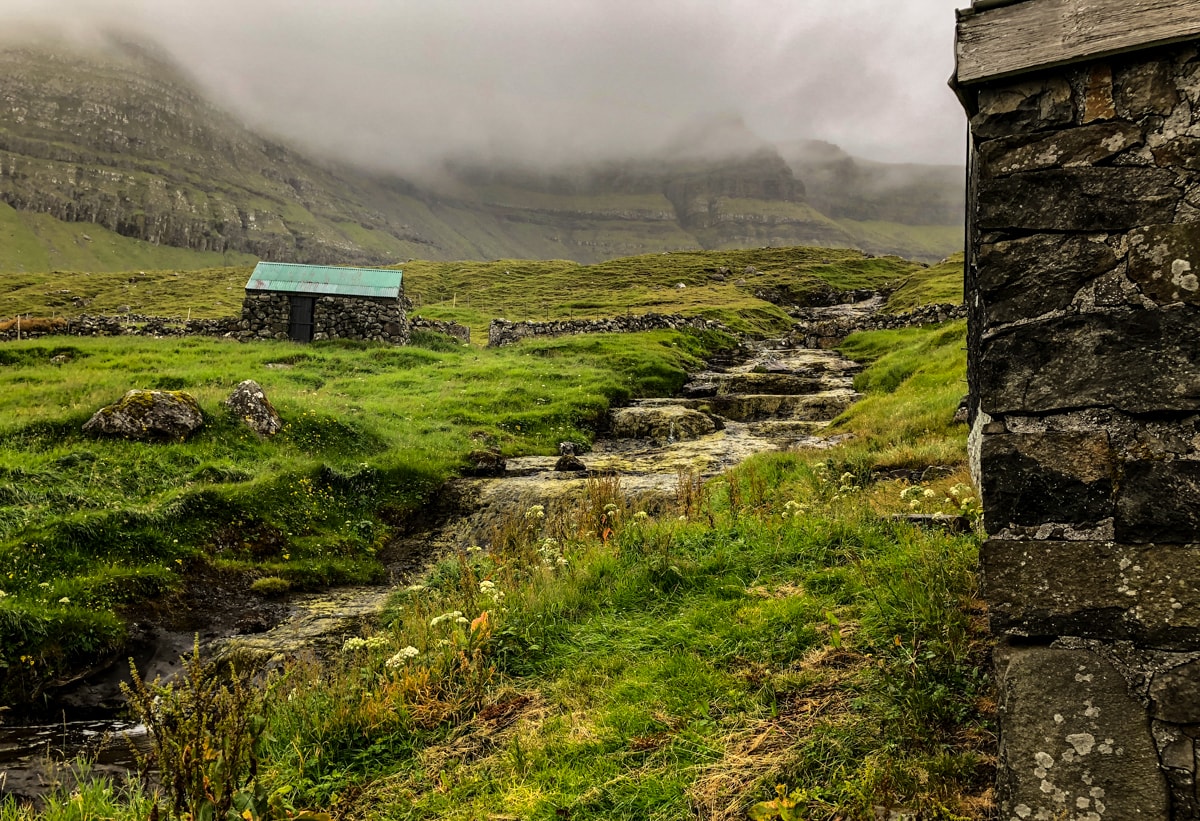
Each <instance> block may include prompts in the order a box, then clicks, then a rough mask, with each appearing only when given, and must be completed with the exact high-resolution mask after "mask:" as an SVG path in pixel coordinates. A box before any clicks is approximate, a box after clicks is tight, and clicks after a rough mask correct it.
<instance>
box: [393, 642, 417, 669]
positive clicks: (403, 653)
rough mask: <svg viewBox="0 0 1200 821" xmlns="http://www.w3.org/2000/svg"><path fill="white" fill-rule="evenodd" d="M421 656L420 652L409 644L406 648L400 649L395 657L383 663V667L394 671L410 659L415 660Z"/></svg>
mask: <svg viewBox="0 0 1200 821" xmlns="http://www.w3.org/2000/svg"><path fill="white" fill-rule="evenodd" d="M419 655H421V651H420V650H418V649H417V648H415V647H413V646H412V645H411V644H410V645H408V646H407V647H401V648H400V649H399V650H398V651H397V652H396V655H394V656H392V657H391V658H390V659H388V660H387V661H385V662H384V665H385V666H387V667H390V668H391V669H393V670H395V669H396V668H397V667H402V666H403V665H404V664H405V663H406V662H407V661H409V660H410V659H415V658H416V657H417V656H419Z"/></svg>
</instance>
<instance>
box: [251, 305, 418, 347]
mask: <svg viewBox="0 0 1200 821" xmlns="http://www.w3.org/2000/svg"><path fill="white" fill-rule="evenodd" d="M408 307H409V306H408V304H407V301H406V300H404V299H403V297H402V298H401V299H400V300H395V299H369V298H366V297H344V296H319V297H317V298H316V302H315V304H314V306H313V341H314V342H315V341H319V340H322V339H361V340H371V341H375V342H390V343H392V344H395V345H403V344H405V343H407V342H408V336H409V323H408V316H407V308H408ZM291 315H292V309H291V302H290V300H289V297H288V294H280V293H247V294H246V299H245V301H244V302H243V303H242V320H241V324H240V326H239V329H240V332H241V333H240V334H239V336H242V337H245V338H251V339H288V327H289V324H290V322H291Z"/></svg>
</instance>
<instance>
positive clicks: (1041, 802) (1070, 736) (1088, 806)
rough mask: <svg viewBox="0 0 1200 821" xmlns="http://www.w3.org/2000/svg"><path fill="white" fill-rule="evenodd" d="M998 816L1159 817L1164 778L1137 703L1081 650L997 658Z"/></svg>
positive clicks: (1111, 671) (1165, 803)
mask: <svg viewBox="0 0 1200 821" xmlns="http://www.w3.org/2000/svg"><path fill="white" fill-rule="evenodd" d="M998 667H999V673H1000V689H1001V698H1002V702H1001V704H1002V706H1001V711H1000V735H1001V739H1002V741H1001V749H1000V755H1001V767H1000V781H999V784H998V790H997V799H998V803H999V805H1000V807H999V808H1000V813H999V816H998V817H1000V818H1003V819H1005V821H1007V819H1010V818H1017V819H1024V818H1029V819H1035V818H1064V819H1080V821H1082V819H1085V818H1113V819H1117V818H1120V819H1139V818H1141V819H1146V821H1150V820H1151V819H1166V818H1169V817H1171V815H1170V802H1169V798H1168V792H1167V784H1166V779H1165V778H1164V777H1163V774H1162V773H1161V772H1160V771H1159V769H1158V754H1157V750H1156V749H1155V745H1154V739H1153V737H1152V736H1151V734H1150V728H1149V722H1148V721H1147V719H1146V715H1145V711H1144V710H1142V708H1141V705H1140V704H1138V703H1137V702H1136V701H1134V700H1133V699H1132V698H1130V697H1129V695H1128V694H1127V692H1126V684H1125V680H1124V679H1123V678H1122V677H1121V675H1120V674H1119V673H1118V672H1117V671H1116V669H1115V668H1113V666H1112V665H1111V664H1109V663H1108V662H1107V661H1105V660H1104V659H1103V658H1101V657H1100V656H1098V655H1096V654H1095V653H1091V652H1088V651H1086V650H1058V649H1048V648H1029V649H1018V650H1009V651H1007V653H1006V654H1003V655H1002V656H1001V658H1000V660H999V664H998Z"/></svg>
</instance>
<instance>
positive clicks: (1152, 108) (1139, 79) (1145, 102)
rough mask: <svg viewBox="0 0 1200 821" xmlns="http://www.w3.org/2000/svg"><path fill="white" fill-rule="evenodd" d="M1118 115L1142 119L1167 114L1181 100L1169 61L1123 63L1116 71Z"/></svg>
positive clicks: (1115, 88)
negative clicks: (1124, 64) (1152, 115)
mask: <svg viewBox="0 0 1200 821" xmlns="http://www.w3.org/2000/svg"><path fill="white" fill-rule="evenodd" d="M1113 91H1114V94H1113V99H1114V101H1115V103H1116V108H1117V114H1119V115H1120V116H1122V117H1124V118H1125V119H1127V120H1139V119H1141V118H1142V117H1145V116H1147V115H1149V114H1158V115H1160V116H1164V117H1165V116H1166V115H1168V114H1170V113H1171V111H1172V110H1173V109H1174V108H1175V106H1176V105H1178V103H1179V92H1178V91H1177V90H1176V88H1175V83H1174V80H1173V78H1172V77H1171V71H1170V66H1169V64H1167V63H1164V62H1161V61H1158V60H1154V61H1150V62H1139V63H1135V64H1133V65H1128V66H1123V67H1119V68H1117V69H1116V71H1114V72H1113Z"/></svg>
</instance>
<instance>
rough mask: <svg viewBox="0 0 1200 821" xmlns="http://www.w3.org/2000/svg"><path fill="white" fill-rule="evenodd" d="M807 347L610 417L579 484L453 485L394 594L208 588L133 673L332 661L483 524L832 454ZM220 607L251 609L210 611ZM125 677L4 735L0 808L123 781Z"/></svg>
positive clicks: (748, 351)
mask: <svg viewBox="0 0 1200 821" xmlns="http://www.w3.org/2000/svg"><path fill="white" fill-rule="evenodd" d="M877 308H878V301H868V302H865V303H859V304H856V305H853V306H836V307H834V308H830V309H826V310H828V311H829V312H830V314H831V316H834V315H836V316H837V317H838V318H839V319H840V318H844V317H848V316H853V315H854V314H859V315H860V316H863V317H866V316H870V315H871V314H873V313H874V311H875V310H876V309H877ZM818 310H819V309H818ZM804 336H805V335H804V334H793V335H792V336H790V337H787V338H784V339H779V340H773V341H767V342H753V343H747V344H746V345H745V346H744V347H743V350H742V353H741V355H739V356H736V357H729V358H726V359H720V360H716V361H713V362H712V363H710V365H709V370H706V371H704V372H702V373H697V374H694V375H692V377H691V379H690V381H689V382H688V383H687V385H685V387H684V388H683V391H682V392H681V395H680V396H679V397H671V398H660V399H643V400H638V401H636V402H634V403H633V404H631V405H630V406H628V407H625V408H617V409H614V410H613V412H612V418H611V430H610V432H609V434H608V435H607V436H606V438H602V439H600V440H598V441H597V442H596V443H595V445H594V447H593V448H592V449H591V450H590V451H589V452H586V453H583V454H580V455H579V456H578V458H579V459H580V460H581V461H582V462H583V464H584V466H585V467H586V469H587V470H586V471H561V470H556V469H555V467H556V463H557V461H558V456H557V455H555V456H527V457H520V458H515V459H509V460H508V462H507V467H506V470H505V471H504V473H503V474H502V475H498V476H491V477H486V478H461V479H455V480H453V481H452V482H450V483H449V484H448V485H447V486H446V487H445V488H444V489H443V492H442V494H441V498H440V499H439V501H438V507H439V509H438V510H437V511H431V512H430V515H429V517H428V526H426V527H424V528H422V529H420V531H419V532H414V533H408V534H405V535H402V536H399V537H397V538H396V539H395V540H394V541H393V543H392V544H391V545H390V546H389V548H388V550H387V556H386V558H387V560H388V564H389V569H390V571H391V584H390V585H382V586H374V587H349V588H337V589H333V590H329V591H325V592H322V593H317V594H311V595H298V596H295V597H292V598H290V599H288V600H286V601H282V602H269V601H257V602H252V601H247V600H248V599H253V598H254V597H248V596H246V595H245V593H244V591H234V590H225V589H223V584H227V583H225V582H222V580H220V579H212V580H208V581H207V582H206V583H205V584H202V585H198V586H197V589H196V590H194V591H193V592H192V593H191V594H190V595H189V597H188V600H187V601H186V602H185V605H186V606H185V607H183V608H182V609H181V610H180V611H179V612H176V613H174V614H172V617H171V618H170V619H169V620H167V619H163V620H161V621H155V623H153V624H147V625H144V626H137V627H135V634H136V637H137V641H136V642H135V651H136V652H135V656H134V659H135V662H136V664H137V665H138V668H139V670H140V671H141V674H142V675H143V677H145V678H147V679H149V680H152V679H153V678H155V677H156V676H162V677H164V678H165V677H169V676H171V675H172V674H173V673H174V672H175V671H176V670H177V669H178V666H179V658H180V656H181V655H183V654H186V653H189V652H190V651H191V649H192V647H193V643H194V642H195V641H197V640H198V641H199V643H200V646H201V650H202V652H203V653H205V654H206V655H222V654H229V653H235V652H236V653H238V654H240V655H242V656H250V657H252V658H255V659H257V660H259V661H260V662H261V663H262V664H263V665H264V666H266V665H271V664H278V663H280V662H281V661H283V660H284V659H287V658H290V657H295V656H298V655H302V654H312V653H316V654H322V653H327V652H329V651H331V650H334V649H336V648H337V647H338V646H340V645H341V643H342V641H343V640H344V639H345V638H346V637H347V636H349V635H357V634H358V632H359V630H360V629H361V626H362V625H363V623H364V622H368V621H369V620H370V619H372V618H373V617H375V616H376V615H377V614H378V613H379V612H380V611H381V610H382V608H383V606H384V604H385V602H386V601H387V599H388V596H389V595H390V593H391V592H392V590H393V589H394V588H395V586H396V585H405V584H409V583H411V581H412V580H413V578H414V576H416V575H417V574H419V573H420V572H421V570H422V569H423V568H425V567H426V566H428V565H429V563H430V562H431V561H433V560H434V559H436V558H437V557H439V556H442V555H444V554H445V553H446V552H447V551H450V550H453V549H455V548H458V547H466V546H469V545H474V544H481V543H482V544H484V545H485V546H486V534H487V532H488V529H489V526H490V524H491V523H494V522H496V521H498V520H500V519H501V518H502V517H504V516H506V515H513V514H516V513H518V512H519V511H523V510H525V509H527V508H528V507H529V506H530V505H533V504H543V505H546V506H548V507H549V506H551V505H563V504H570V503H571V502H572V500H574V499H578V498H581V497H582V496H583V493H584V491H585V487H586V484H587V481H588V477H589V476H596V475H603V476H615V477H619V481H620V484H619V486H620V489H621V490H622V492H624V493H625V494H627V495H628V496H629V497H630V498H634V499H638V500H640V501H642V502H644V503H651V504H652V503H653V498H654V497H667V498H673V497H674V495H675V493H676V490H677V488H678V487H679V483H680V477H681V476H697V477H699V478H702V479H703V478H709V477H712V476H715V475H717V474H719V473H721V472H722V471H724V470H726V469H728V468H730V467H732V466H734V465H736V464H738V463H739V462H741V461H743V460H744V459H746V458H747V457H749V456H751V455H753V454H755V453H759V452H763V451H772V450H789V449H805V448H824V447H829V446H831V445H832V444H835V443H836V442H837V441H838V440H839V437H824V436H821V435H820V434H821V432H822V430H823V429H824V428H825V427H826V426H828V424H829V422H830V420H832V419H833V418H834V417H836V416H837V415H838V414H840V413H841V412H842V411H844V410H845V409H846V408H848V407H849V406H850V405H851V404H852V403H853V402H855V401H856V400H857V399H858V398H859V395H858V394H856V393H855V392H854V389H853V377H854V374H855V373H856V372H857V370H858V366H857V365H856V364H855V363H853V362H850V361H848V360H846V359H844V358H842V357H841V356H839V355H838V354H836V353H834V352H832V351H830V350H823V349H818V348H804V347H794V346H795V345H803V344H805V342H806V341H809V340H805V339H804ZM222 600H224V601H230V602H245V604H243V605H242V606H240V607H233V608H230V607H216V606H214V602H217V601H222ZM116 667H118V668H123V667H124V666H123V665H117V666H116ZM123 677H127V670H125V669H110V670H106V671H101V672H99V673H97V674H96V675H95V676H93V677H91V678H89V679H86V680H84V681H81V682H79V683H77V684H75V685H74V686H72V687H70V688H67V689H65V690H64V691H63V692H61V693H59V694H58V695H57V697H56V699H55V702H54V704H53V705H52V708H51V710H52V712H51V715H54V716H56V717H57V720H52V721H45V720H43V721H41V722H40V723H20V722H17V721H13V720H10V722H9V723H8V724H3V723H0V796H3V795H5V794H10V795H16V796H20V797H29V798H35V797H36V796H37V795H39V794H41V793H43V792H45V791H46V790H47V789H48V787H49V786H51V785H53V784H54V783H55V782H56V780H58V779H61V778H63V777H65V776H64V774H63V773H62V772H61V768H60V767H58V766H56V765H55V762H56V761H61V760H63V759H70V758H72V757H74V756H76V755H78V754H81V753H83V754H88V755H94V756H96V764H95V765H94V767H93V772H94V773H102V774H119V773H121V772H123V771H126V770H127V769H128V768H129V767H130V766H131V764H132V760H133V756H132V754H131V752H130V742H131V741H132V742H133V743H134V744H135V745H136V744H137V743H138V740H139V739H144V736H145V730H144V728H141V727H139V726H136V725H133V724H131V723H130V722H129V721H127V720H126V719H124V718H123V716H122V712H121V702H122V699H121V695H120V688H119V684H118V682H119V681H120V680H121V679H122V678H123ZM2 720H3V716H2V715H0V721H2Z"/></svg>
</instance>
